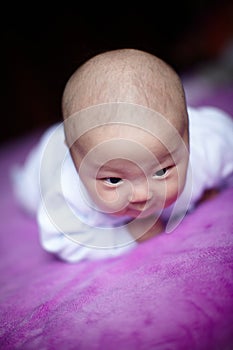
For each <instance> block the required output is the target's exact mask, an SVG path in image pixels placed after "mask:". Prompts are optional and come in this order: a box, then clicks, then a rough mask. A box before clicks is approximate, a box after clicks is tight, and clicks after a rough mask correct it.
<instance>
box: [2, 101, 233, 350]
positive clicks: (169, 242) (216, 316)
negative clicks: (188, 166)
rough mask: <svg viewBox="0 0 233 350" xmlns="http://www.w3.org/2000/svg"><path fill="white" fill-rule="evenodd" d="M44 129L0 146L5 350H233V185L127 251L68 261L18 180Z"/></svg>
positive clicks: (3, 339)
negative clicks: (52, 245)
mask: <svg viewBox="0 0 233 350" xmlns="http://www.w3.org/2000/svg"><path fill="white" fill-rule="evenodd" d="M232 97H233V95H231V96H230V98H229V99H228V111H230V109H231V112H233V108H232V102H231V101H232ZM230 104H231V105H230ZM229 106H230V107H229ZM220 107H222V106H221V105H220ZM39 134H40V132H39V133H36V134H32V135H29V136H28V137H24V138H22V139H20V140H18V141H15V142H10V143H9V144H6V145H4V146H2V148H1V151H0V169H1V172H0V174H1V181H0V193H1V214H0V215H1V232H0V249H1V264H0V288H1V290H0V300H1V301H0V327H1V330H0V349H4V350H12V349H23V350H27V349H29V350H31V349H40V350H42V349H43V350H46V349H56V350H64V349H65V350H71V349H75V350H76V349H85V350H86V349H87V350H92V349H93V350H94V349H112V350H114V349H117V350H119V349H127V350H131V349H134V350H135V349H136V350H137V349H143V350H145V349H146V350H147V349H156V350H157V349H158V350H165V349H166V350H169V349H170V350H171V349H173V350H183V349H184V350H187V349H188V350H194V349H195V350H202V349H203V350H207V349H208V350H212V349H216V350H219V349H221V350H224V349H226V350H230V349H233V220H232V212H233V200H232V199H233V189H232V188H231V189H227V190H224V191H223V192H222V193H221V194H220V195H219V196H217V197H215V198H214V199H212V200H210V201H208V202H205V203H203V204H202V205H200V206H199V207H198V208H197V209H196V210H195V211H194V212H193V213H191V214H189V215H187V216H186V218H185V219H184V220H183V222H182V223H181V225H180V226H179V227H178V228H177V229H176V230H175V231H174V232H173V233H172V234H170V235H168V234H164V235H161V236H160V237H157V238H154V239H152V240H150V241H147V242H145V243H144V244H141V245H139V246H138V247H137V248H136V249H135V250H134V251H132V252H130V253H129V254H127V255H125V256H122V257H120V258H117V259H114V260H107V261H98V262H82V263H79V264H68V263H64V262H62V261H59V260H57V259H56V258H55V257H53V256H52V255H49V254H47V253H46V252H45V251H43V250H42V248H41V246H40V243H39V237H38V233H37V227H36V223H35V221H34V220H33V219H32V218H29V217H28V216H26V215H25V214H24V213H23V212H22V211H21V210H20V208H19V207H18V206H17V203H16V202H15V200H14V198H13V194H12V189H11V186H10V181H9V176H8V173H9V169H10V168H11V166H12V165H13V164H14V163H15V162H19V161H23V160H24V158H25V156H26V154H27V153H28V151H29V148H30V147H31V146H32V145H33V144H34V143H35V142H36V141H37V139H38V137H39ZM25 190H26V189H25Z"/></svg>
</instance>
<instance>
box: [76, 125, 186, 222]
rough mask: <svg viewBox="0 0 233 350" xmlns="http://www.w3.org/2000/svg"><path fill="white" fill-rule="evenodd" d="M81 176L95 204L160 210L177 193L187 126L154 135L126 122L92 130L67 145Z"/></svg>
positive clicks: (145, 212)
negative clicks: (178, 130)
mask: <svg viewBox="0 0 233 350" xmlns="http://www.w3.org/2000/svg"><path fill="white" fill-rule="evenodd" d="M71 154H72V158H73V160H74V164H75V166H76V169H77V171H78V173H79V175H80V178H81V180H82V182H83V184H84V186H85V188H86V190H87V192H88V195H89V197H90V198H91V200H92V205H93V204H94V206H95V207H97V209H99V210H100V211H102V212H104V213H108V214H110V215H115V216H128V217H130V218H136V217H140V218H144V217H147V216H149V215H151V214H152V213H155V212H161V211H162V210H163V209H164V208H166V207H168V206H169V205H171V204H172V203H173V202H174V201H175V200H176V199H177V197H178V196H179V195H180V193H181V192H182V190H183V188H184V185H185V179H186V173H187V166H188V157H189V154H188V130H186V129H185V130H184V131H183V134H182V135H180V134H179V133H177V132H174V133H172V131H171V129H169V128H168V130H167V129H166V128H164V129H163V130H162V131H161V130H160V135H159V137H156V136H155V135H152V134H151V133H149V132H147V131H145V130H142V129H140V128H137V127H135V126H129V125H121V124H120V125H108V126H100V127H98V128H95V129H92V130H91V131H88V132H87V133H85V135H83V136H82V137H81V138H80V139H79V140H78V141H77V142H76V143H75V144H74V145H73V147H72V149H71Z"/></svg>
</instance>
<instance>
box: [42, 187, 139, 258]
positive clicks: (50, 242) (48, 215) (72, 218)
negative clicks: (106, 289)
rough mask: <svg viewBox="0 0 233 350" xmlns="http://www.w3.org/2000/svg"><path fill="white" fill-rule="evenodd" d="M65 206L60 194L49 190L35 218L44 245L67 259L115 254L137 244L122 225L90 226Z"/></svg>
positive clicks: (113, 255)
mask: <svg viewBox="0 0 233 350" xmlns="http://www.w3.org/2000/svg"><path fill="white" fill-rule="evenodd" d="M68 204H69V203H67V206H66V205H64V200H63V198H62V196H61V195H60V194H59V193H57V194H55V193H54V192H53V193H48V194H47V196H46V198H44V201H42V203H41V205H40V208H39V210H38V215H37V220H38V225H39V231H40V240H41V244H42V246H43V248H44V249H45V250H46V251H48V252H50V253H53V254H55V255H57V256H58V257H59V258H61V259H63V260H65V261H68V262H79V261H81V260H96V259H106V258H112V257H117V256H119V255H122V254H124V253H126V252H128V251H130V250H131V249H133V247H135V245H136V243H135V241H134V240H133V238H132V237H131V235H130V234H129V233H128V231H127V228H126V227H124V226H121V227H106V228H105V227H104V228H100V227H92V226H89V225H87V224H85V223H84V222H82V221H81V219H80V218H78V217H77V215H75V213H74V212H73V211H72V209H71V208H70V207H69V205H68Z"/></svg>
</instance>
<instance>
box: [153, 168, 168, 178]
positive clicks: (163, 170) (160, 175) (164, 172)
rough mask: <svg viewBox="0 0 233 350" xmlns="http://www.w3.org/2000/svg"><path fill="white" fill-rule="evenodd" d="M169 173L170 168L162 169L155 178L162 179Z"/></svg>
mask: <svg viewBox="0 0 233 350" xmlns="http://www.w3.org/2000/svg"><path fill="white" fill-rule="evenodd" d="M167 171H168V168H163V169H160V170H158V171H156V173H155V176H158V177H162V176H164V175H166V173H167Z"/></svg>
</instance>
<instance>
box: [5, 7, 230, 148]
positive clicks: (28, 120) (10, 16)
mask: <svg viewBox="0 0 233 350" xmlns="http://www.w3.org/2000/svg"><path fill="white" fill-rule="evenodd" d="M108 4H109V5H105V6H102V8H101V7H100V5H99V4H98V6H96V5H95V3H94V5H93V4H92V3H87V5H86V6H84V5H82V6H81V5H80V3H75V5H74V4H73V5H72V4H69V3H65V4H64V3H63V4H60V5H59V4H56V3H54V4H52V3H51V4H50V3H48V7H47V6H46V5H44V6H42V5H38V4H36V3H34V2H32V4H31V5H30V4H27V5H25V6H24V7H23V6H22V3H20V4H18V5H15V4H13V3H12V4H8V5H7V4H6V9H5V10H2V12H1V17H2V21H1V23H2V29H1V33H2V40H1V58H2V59H3V63H2V65H1V66H2V74H1V78H2V84H1V87H2V93H1V97H2V102H1V113H2V115H1V127H0V130H1V131H0V142H1V143H2V142H5V141H9V140H12V139H15V138H16V137H19V136H24V135H25V134H27V133H28V132H31V131H32V130H35V129H37V128H41V127H42V128H44V127H46V126H48V125H50V124H52V123H54V122H56V121H59V120H61V96H62V92H63V89H64V86H65V83H66V82H67V80H68V78H69V77H70V75H71V74H72V73H73V72H74V71H75V70H76V68H77V67H78V66H79V65H80V64H81V63H83V62H84V61H85V60H86V59H88V58H90V57H92V56H93V55H95V54H97V53H100V52H103V51H106V50H110V49H117V48H124V47H131V48H132V47H133V48H138V49H142V50H146V51H149V52H151V53H153V54H156V55H157V56H159V57H161V58H163V59H164V60H166V61H167V62H168V63H169V64H171V65H172V66H173V67H174V68H175V69H176V70H177V72H178V73H179V72H183V71H185V70H189V69H192V67H194V66H195V65H197V64H199V63H200V62H208V61H209V60H212V59H213V58H214V57H217V56H218V55H219V53H220V52H221V50H222V49H223V48H224V47H225V45H226V43H227V42H228V41H229V40H230V39H231V38H232V37H233V2H232V1H228V0H221V1H219V0H218V1H215V0H210V1H207V0H204V1H197V0H187V2H184V1H178V0H177V1H175V2H171V3H169V2H162V1H160V2H151V3H150V5H148V4H146V2H144V3H143V2H141V3H139V4H132V5H131V6H129V5H127V6H126V4H124V3H122V4H121V3H119V2H109V3H108Z"/></svg>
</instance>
